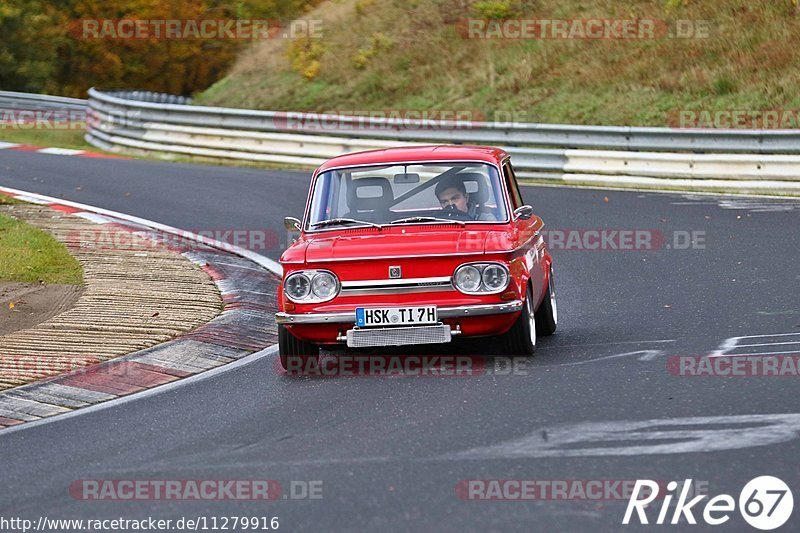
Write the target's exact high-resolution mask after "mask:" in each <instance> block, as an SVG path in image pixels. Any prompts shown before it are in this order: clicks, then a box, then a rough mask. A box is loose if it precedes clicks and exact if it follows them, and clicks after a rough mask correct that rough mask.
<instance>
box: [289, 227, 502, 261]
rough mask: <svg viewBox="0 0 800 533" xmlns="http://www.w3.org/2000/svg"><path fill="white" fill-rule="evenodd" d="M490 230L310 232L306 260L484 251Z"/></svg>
mask: <svg viewBox="0 0 800 533" xmlns="http://www.w3.org/2000/svg"><path fill="white" fill-rule="evenodd" d="M489 233H490V231H488V230H487V229H478V230H470V229H464V228H459V227H456V228H447V229H442V230H435V229H426V230H423V231H420V230H419V229H416V230H415V229H412V228H409V227H406V228H384V229H383V230H380V231H379V230H377V229H374V228H364V229H357V230H351V231H347V232H343V233H339V232H337V233H336V234H335V235H330V236H328V235H326V236H316V235H313V236H312V235H309V236H307V237H308V244H307V246H306V249H305V252H306V257H305V259H306V261H307V262H310V263H311V262H319V261H336V260H357V259H364V260H367V259H377V258H385V257H392V258H394V257H397V258H400V257H420V256H432V255H457V254H467V253H483V252H484V250H485V241H486V236H487V235H488V234H489Z"/></svg>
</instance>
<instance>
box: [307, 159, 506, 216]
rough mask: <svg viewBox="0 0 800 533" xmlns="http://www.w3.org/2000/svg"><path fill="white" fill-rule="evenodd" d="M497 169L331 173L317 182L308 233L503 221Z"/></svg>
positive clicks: (450, 166)
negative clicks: (323, 230) (386, 226)
mask: <svg viewBox="0 0 800 533" xmlns="http://www.w3.org/2000/svg"><path fill="white" fill-rule="evenodd" d="M501 183H502V182H501V180H500V176H499V175H498V172H497V168H496V167H494V166H492V165H488V164H485V163H474V162H466V163H428V164H409V165H391V166H389V165H386V166H374V167H353V168H344V169H338V170H330V171H328V172H324V173H322V174H320V175H319V176H318V177H317V179H316V181H315V182H314V189H313V192H312V197H311V206H310V209H309V216H308V221H307V225H306V229H310V230H318V229H323V228H332V227H336V228H344V227H348V226H359V225H376V224H378V225H381V226H383V225H388V224H397V225H400V224H426V223H444V222H448V223H453V224H459V225H465V224H473V223H483V224H486V223H493V222H505V221H507V220H508V210H507V209H506V203H505V196H504V194H503V188H502V184H501Z"/></svg>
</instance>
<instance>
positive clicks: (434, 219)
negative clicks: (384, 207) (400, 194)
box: [391, 217, 467, 226]
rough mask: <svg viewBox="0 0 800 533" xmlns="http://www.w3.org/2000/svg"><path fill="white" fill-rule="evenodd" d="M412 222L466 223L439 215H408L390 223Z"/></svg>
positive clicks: (462, 224) (464, 224)
mask: <svg viewBox="0 0 800 533" xmlns="http://www.w3.org/2000/svg"><path fill="white" fill-rule="evenodd" d="M414 222H450V223H452V224H459V225H461V226H466V225H467V223H466V222H464V221H463V220H456V219H453V218H439V217H408V218H401V219H399V220H394V221H392V222H391V224H413V223H414Z"/></svg>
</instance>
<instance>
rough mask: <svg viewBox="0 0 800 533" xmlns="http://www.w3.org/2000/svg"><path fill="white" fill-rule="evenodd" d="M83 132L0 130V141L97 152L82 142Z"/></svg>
mask: <svg viewBox="0 0 800 533" xmlns="http://www.w3.org/2000/svg"><path fill="white" fill-rule="evenodd" d="M85 133H86V132H85V131H84V130H20V129H14V128H2V129H0V141H4V142H10V143H17V144H27V145H31V146H42V147H45V148H47V147H50V146H53V147H56V148H72V149H75V150H87V151H91V152H97V151H98V149H97V148H95V147H94V146H92V145H90V144H89V143H87V142H86V141H85V140H83V136H84V134H85Z"/></svg>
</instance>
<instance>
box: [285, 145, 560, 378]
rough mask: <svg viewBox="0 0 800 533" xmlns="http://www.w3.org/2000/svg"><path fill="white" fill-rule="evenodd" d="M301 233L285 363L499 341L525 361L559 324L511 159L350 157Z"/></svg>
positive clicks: (544, 260)
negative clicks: (327, 352) (340, 352)
mask: <svg viewBox="0 0 800 533" xmlns="http://www.w3.org/2000/svg"><path fill="white" fill-rule="evenodd" d="M285 224H286V227H287V229H289V230H291V231H299V232H300V234H299V237H298V238H297V239H296V240H295V241H294V243H293V244H292V245H291V246H290V247H289V249H287V250H286V251H285V252H284V253H283V255H282V256H281V260H280V261H281V264H282V266H283V283H282V284H281V285H280V288H279V290H278V307H279V312H278V313H277V315H276V322H277V323H278V329H279V347H280V358H281V363H282V365H283V367H284V368H289V366H291V367H293V368H298V366H299V367H300V368H305V363H307V362H308V358H309V357H318V355H319V347H320V346H321V345H322V346H332V345H339V346H342V345H346V346H347V347H350V348H360V347H374V346H401V345H418V344H436V343H448V342H450V341H451V339H452V338H453V337H454V336H456V335H458V336H462V337H471V336H476V337H477V336H490V335H496V336H499V339H500V340H501V341H502V343H503V344H502V345H503V347H504V350H505V351H506V353H510V354H523V355H530V354H532V353H533V351H534V348H535V346H536V336H537V334H538V335H550V334H552V333H553V332H554V331H555V330H556V324H557V309H556V293H555V288H554V286H553V261H552V258H551V256H550V254H549V253H548V251H547V247H546V245H545V242H544V239H543V238H542V235H541V234H540V231H541V229H542V226H543V223H542V220H541V219H540V218H539V217H537V216H536V215H535V214H534V212H533V208H532V207H531V206H529V205H523V202H522V196H521V195H520V191H519V186H518V185H517V181H516V177H515V175H514V170H513V168H512V166H511V161H510V159H509V156H508V154H507V153H506V152H504V151H503V150H500V149H498V148H490V147H481V146H419V147H409V148H393V149H387V150H374V151H369V152H360V153H354V154H348V155H343V156H340V157H336V158H334V159H331V160H330V161H328V162H326V163H325V164H323V165H322V166H321V167H319V168H318V169H317V170H316V171H315V172H314V175H313V178H312V180H311V188H310V191H309V195H308V200H307V203H306V210H305V215H304V217H303V220H302V221H301V220H298V219H296V218H291V217H287V218H286V219H285Z"/></svg>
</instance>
